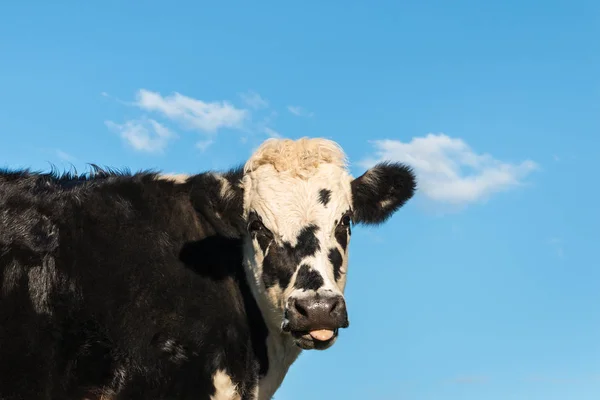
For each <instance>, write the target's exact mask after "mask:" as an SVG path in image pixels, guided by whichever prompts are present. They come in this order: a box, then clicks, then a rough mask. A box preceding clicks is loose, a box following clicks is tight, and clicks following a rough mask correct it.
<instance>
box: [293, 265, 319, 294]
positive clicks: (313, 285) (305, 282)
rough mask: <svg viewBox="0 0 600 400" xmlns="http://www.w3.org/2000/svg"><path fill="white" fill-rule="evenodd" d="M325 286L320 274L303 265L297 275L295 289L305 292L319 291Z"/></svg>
mask: <svg viewBox="0 0 600 400" xmlns="http://www.w3.org/2000/svg"><path fill="white" fill-rule="evenodd" d="M324 284H325V282H324V281H323V277H322V276H321V274H320V273H319V272H317V271H315V270H313V269H311V268H310V267H309V266H308V265H306V264H302V265H301V266H300V269H299V270H298V275H296V282H294V287H295V288H296V289H303V290H318V289H319V288H320V287H322V286H323V285H324Z"/></svg>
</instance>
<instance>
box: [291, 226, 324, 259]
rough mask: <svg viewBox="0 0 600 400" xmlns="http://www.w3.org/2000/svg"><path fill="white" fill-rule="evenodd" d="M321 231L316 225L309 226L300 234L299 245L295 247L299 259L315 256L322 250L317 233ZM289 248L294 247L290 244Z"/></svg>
mask: <svg viewBox="0 0 600 400" xmlns="http://www.w3.org/2000/svg"><path fill="white" fill-rule="evenodd" d="M318 230H319V227H318V226H316V225H308V226H307V227H305V228H303V229H302V230H301V231H300V233H299V234H298V243H296V246H295V247H294V250H295V253H296V256H297V257H298V258H299V259H303V258H304V257H310V256H314V255H315V254H316V252H317V251H319V250H320V249H321V246H320V245H319V239H318V238H317V235H316V232H317V231H318ZM287 246H288V247H289V248H291V247H292V246H291V245H290V244H289V243H288V244H287Z"/></svg>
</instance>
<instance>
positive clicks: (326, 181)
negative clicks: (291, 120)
mask: <svg viewBox="0 0 600 400" xmlns="http://www.w3.org/2000/svg"><path fill="white" fill-rule="evenodd" d="M244 172H245V174H244V177H243V183H242V185H243V189H244V205H243V212H244V217H248V215H249V213H250V212H251V211H255V212H257V213H258V214H259V215H260V217H261V219H262V222H263V223H264V225H265V226H266V227H267V228H268V229H269V230H270V231H271V232H272V233H273V234H274V236H275V242H277V243H279V244H280V243H282V242H283V241H285V242H289V243H290V244H291V245H295V244H296V241H297V237H298V234H299V233H300V231H301V229H302V228H304V227H306V226H307V225H309V224H314V225H316V226H317V227H318V228H319V229H318V231H317V232H316V235H317V237H318V239H319V243H320V250H319V251H318V252H317V253H316V254H315V255H314V256H310V257H306V259H304V260H301V262H300V263H301V264H302V263H306V264H308V265H310V267H311V268H312V269H314V270H317V271H319V272H320V275H321V276H322V277H323V280H324V285H323V287H321V288H320V289H319V290H318V291H319V292H324V291H327V292H333V293H336V294H342V293H343V290H344V287H345V282H346V279H345V270H346V264H347V261H346V252H345V251H344V250H343V249H342V248H341V246H340V245H339V243H338V242H337V240H336V239H335V228H336V226H337V223H338V222H339V221H340V219H341V218H342V216H343V214H344V213H345V212H346V211H348V210H350V209H351V208H352V193H351V186H350V183H351V182H352V180H353V177H352V176H351V175H350V173H349V172H348V170H347V164H346V157H345V155H344V153H343V152H342V150H341V149H340V148H339V146H338V145H337V144H336V143H334V142H332V141H329V140H325V139H300V140H297V141H292V140H289V139H283V140H280V139H279V140H278V139H271V140H268V141H267V142H265V143H264V144H263V145H262V146H261V147H259V148H258V150H257V151H256V152H255V153H254V154H253V155H252V156H251V157H250V159H249V160H248V162H247V163H246V165H245V167H244ZM321 189H328V190H330V191H331V198H330V200H329V202H328V204H327V205H326V206H324V205H323V204H322V203H321V202H320V201H319V191H320V190H321ZM349 239H350V238H349V237H348V241H349ZM331 248H337V249H338V250H339V251H340V253H341V254H342V259H343V264H342V277H341V279H340V280H339V282H335V279H334V274H333V267H332V265H331V262H330V261H329V258H328V254H329V249H331ZM268 251H269V250H267V254H268ZM263 259H264V256H263V254H262V250H261V249H260V248H259V245H258V243H257V241H256V240H254V241H252V240H251V239H250V237H249V236H246V238H245V245H244V265H245V268H246V275H247V276H248V279H249V281H250V282H251V289H252V291H253V294H254V296H255V298H256V300H257V303H258V305H259V307H260V309H261V311H262V313H263V316H264V318H265V320H266V323H267V326H268V327H269V337H268V340H267V346H268V356H269V371H268V374H267V375H266V376H265V377H264V378H263V379H261V381H260V383H259V399H261V400H262V399H265V400H266V399H270V398H271V396H272V395H273V394H274V393H275V391H276V390H277V388H278V387H279V386H280V385H281V382H282V381H283V378H284V377H285V375H286V373H287V371H288V369H289V367H290V366H291V364H292V363H293V362H294V361H295V360H296V358H297V357H298V355H299V354H300V352H301V350H300V349H299V348H298V347H297V346H296V345H295V344H294V341H293V339H292V338H291V336H289V335H288V334H285V333H283V332H282V330H281V325H282V322H283V315H284V309H285V305H286V303H287V301H288V299H289V298H290V297H291V296H294V297H297V298H298V297H302V296H309V295H310V294H311V293H308V292H306V291H304V290H298V289H295V288H293V285H294V281H295V279H296V273H297V271H296V273H294V275H293V276H292V279H291V281H290V284H289V286H288V287H287V288H283V290H282V289H281V288H279V286H278V285H275V286H274V287H272V288H270V289H268V290H267V289H266V287H265V285H264V282H263V280H262V276H261V275H262V262H263ZM296 267H298V266H296ZM311 292H312V291H311ZM312 294H314V292H312Z"/></svg>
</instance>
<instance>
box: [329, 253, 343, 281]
mask: <svg viewBox="0 0 600 400" xmlns="http://www.w3.org/2000/svg"><path fill="white" fill-rule="evenodd" d="M342 261H343V259H342V254H341V253H340V251H339V250H338V249H336V248H333V249H330V250H329V262H331V265H333V277H334V278H335V280H336V281H338V280H339V279H340V277H341V276H342V272H341V269H342Z"/></svg>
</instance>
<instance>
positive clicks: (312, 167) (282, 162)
mask: <svg viewBox="0 0 600 400" xmlns="http://www.w3.org/2000/svg"><path fill="white" fill-rule="evenodd" d="M322 164H333V165H336V166H339V167H341V168H345V169H346V168H347V166H348V160H347V158H346V155H345V154H344V151H343V150H342V148H341V147H340V145H338V144H337V143H336V142H334V141H332V140H328V139H323V138H301V139H298V140H292V139H277V138H273V139H268V140H266V141H265V142H264V143H263V144H262V145H260V147H259V148H258V149H257V150H256V151H255V152H254V154H252V156H251V157H250V159H249V160H248V162H246V164H245V165H244V173H248V172H252V171H254V170H256V169H257V168H259V167H261V166H263V165H271V166H272V167H273V168H274V169H275V170H276V171H277V172H284V171H287V172H289V173H290V174H292V175H294V176H299V177H303V178H307V177H309V176H311V175H313V174H314V173H315V172H316V170H317V168H318V167H319V166H320V165H322Z"/></svg>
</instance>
